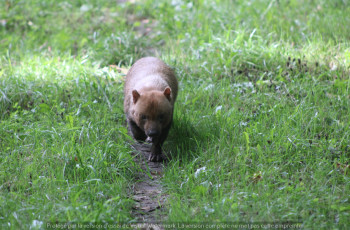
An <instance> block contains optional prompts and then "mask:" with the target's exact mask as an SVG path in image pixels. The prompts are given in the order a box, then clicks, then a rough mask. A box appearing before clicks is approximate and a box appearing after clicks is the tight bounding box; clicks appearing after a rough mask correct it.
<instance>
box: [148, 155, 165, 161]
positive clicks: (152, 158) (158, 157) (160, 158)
mask: <svg viewBox="0 0 350 230" xmlns="http://www.w3.org/2000/svg"><path fill="white" fill-rule="evenodd" d="M148 161H151V162H162V161H164V157H163V155H162V154H153V153H151V154H150V155H149V158H148Z"/></svg>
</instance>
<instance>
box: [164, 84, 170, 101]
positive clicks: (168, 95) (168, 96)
mask: <svg viewBox="0 0 350 230" xmlns="http://www.w3.org/2000/svg"><path fill="white" fill-rule="evenodd" d="M170 94H171V89H170V88H169V87H166V88H165V90H164V96H165V97H166V98H168V100H169V101H170Z"/></svg>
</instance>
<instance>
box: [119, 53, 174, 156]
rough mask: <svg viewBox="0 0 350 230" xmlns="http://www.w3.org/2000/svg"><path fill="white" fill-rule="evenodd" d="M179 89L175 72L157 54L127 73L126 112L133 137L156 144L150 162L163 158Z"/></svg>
mask: <svg viewBox="0 0 350 230" xmlns="http://www.w3.org/2000/svg"><path fill="white" fill-rule="evenodd" d="M177 90H178V83H177V80H176V77H175V73H174V71H173V70H172V69H171V68H170V67H169V66H167V65H166V64H165V63H164V62H163V61H161V60H159V59H158V58H155V57H145V58H141V59H139V60H138V61H136V62H135V64H134V65H133V66H132V67H131V68H130V70H129V71H128V73H127V75H126V80H125V86H124V112H125V114H126V118H127V122H128V126H129V129H130V131H131V133H132V135H133V137H134V138H135V139H136V140H137V141H148V142H151V143H152V146H151V155H150V156H149V158H148V160H149V161H154V162H158V161H162V160H163V156H162V145H163V143H164V141H165V139H166V138H167V136H168V133H169V129H170V126H171V123H172V120H173V111H174V103H175V100H176V96H177Z"/></svg>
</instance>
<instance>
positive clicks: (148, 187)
mask: <svg viewBox="0 0 350 230" xmlns="http://www.w3.org/2000/svg"><path fill="white" fill-rule="evenodd" d="M133 147H134V149H135V158H134V159H135V162H136V163H137V164H139V165H140V167H141V169H142V170H141V171H140V172H139V173H138V175H137V176H136V179H137V181H136V183H135V185H134V187H133V194H134V195H133V199H134V200H135V201H136V205H135V207H134V209H133V213H132V214H133V216H134V217H135V218H136V219H137V221H138V222H142V223H160V222H162V221H163V219H164V218H165V216H164V215H162V208H163V205H164V203H165V202H166V199H167V195H166V194H165V193H164V189H163V187H162V185H161V183H160V178H161V177H162V176H163V168H164V166H165V164H164V163H158V162H148V161H147V159H148V156H149V154H150V145H147V144H134V145H133ZM145 229H147V228H145ZM159 229H162V228H159Z"/></svg>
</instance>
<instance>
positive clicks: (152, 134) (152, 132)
mask: <svg viewBox="0 0 350 230" xmlns="http://www.w3.org/2000/svg"><path fill="white" fill-rule="evenodd" d="M146 135H147V136H149V137H151V138H154V137H158V136H159V132H158V130H155V129H151V130H150V131H148V132H147V133H146Z"/></svg>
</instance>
